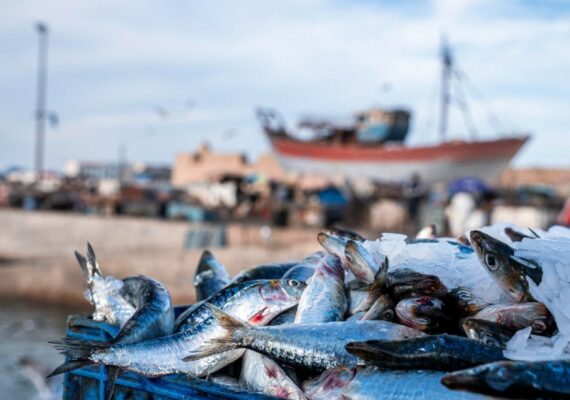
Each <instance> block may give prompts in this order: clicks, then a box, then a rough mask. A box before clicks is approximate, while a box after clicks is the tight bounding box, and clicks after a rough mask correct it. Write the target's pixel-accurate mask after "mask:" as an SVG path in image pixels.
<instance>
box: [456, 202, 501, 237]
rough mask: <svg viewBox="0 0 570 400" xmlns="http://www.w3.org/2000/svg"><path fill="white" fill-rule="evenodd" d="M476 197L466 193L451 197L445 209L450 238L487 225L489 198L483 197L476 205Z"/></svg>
mask: <svg viewBox="0 0 570 400" xmlns="http://www.w3.org/2000/svg"><path fill="white" fill-rule="evenodd" d="M478 203H479V202H478V201H477V199H476V197H475V196H474V195H473V194H471V193H467V192H458V193H456V194H454V195H453V197H452V198H451V201H450V203H449V205H448V206H447V207H446V209H445V215H446V217H447V220H448V224H449V230H450V233H451V235H452V236H454V237H459V236H461V235H463V234H464V233H465V232H466V231H467V230H469V229H475V228H480V227H482V226H485V225H487V224H488V223H489V215H490V207H491V204H492V203H491V198H487V197H484V198H483V201H482V202H480V203H481V204H478Z"/></svg>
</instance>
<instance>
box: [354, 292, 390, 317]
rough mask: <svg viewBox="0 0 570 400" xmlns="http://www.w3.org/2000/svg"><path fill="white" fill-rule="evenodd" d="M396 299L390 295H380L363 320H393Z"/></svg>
mask: <svg viewBox="0 0 570 400" xmlns="http://www.w3.org/2000/svg"><path fill="white" fill-rule="evenodd" d="M394 316H395V313H394V301H393V300H392V299H391V298H390V296H388V295H386V294H383V295H380V297H378V298H377V299H376V301H375V302H374V304H372V307H370V309H369V310H368V311H366V312H365V313H364V314H363V315H362V317H361V318H360V319H361V320H371V319H382V320H384V321H392V320H393V319H394Z"/></svg>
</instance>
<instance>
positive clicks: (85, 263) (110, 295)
mask: <svg viewBox="0 0 570 400" xmlns="http://www.w3.org/2000/svg"><path fill="white" fill-rule="evenodd" d="M75 257H76V258H77V261H78V262H79V266H80V267H81V270H82V271H83V274H84V275H85V278H86V280H87V287H88V290H87V291H86V292H85V298H86V299H87V300H88V301H89V302H90V303H91V304H93V306H95V310H94V311H93V314H92V318H93V320H95V321H105V322H108V323H109V324H112V325H119V326H122V325H123V324H124V323H125V322H127V321H128V319H129V318H130V317H131V316H132V315H133V314H134V313H135V311H136V309H135V306H134V305H133V304H131V303H130V302H129V301H128V300H127V299H125V298H124V296H123V294H122V293H123V286H124V284H123V281H122V280H121V279H117V278H114V277H112V276H105V275H103V273H102V272H101V268H100V267H99V264H98V263H97V259H96V257H95V251H94V250H93V247H92V246H91V244H90V243H87V257H83V256H82V255H81V254H80V253H78V252H77V251H76V252H75Z"/></svg>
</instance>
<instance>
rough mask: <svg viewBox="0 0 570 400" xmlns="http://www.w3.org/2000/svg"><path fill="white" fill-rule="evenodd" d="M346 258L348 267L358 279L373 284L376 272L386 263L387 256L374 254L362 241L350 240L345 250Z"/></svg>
mask: <svg viewBox="0 0 570 400" xmlns="http://www.w3.org/2000/svg"><path fill="white" fill-rule="evenodd" d="M344 258H345V259H346V261H347V265H348V268H349V269H350V271H351V272H352V274H353V275H354V276H355V277H356V279H358V280H361V281H363V282H366V283H368V284H372V283H373V282H374V280H375V279H374V278H375V275H376V272H377V271H378V269H379V268H380V267H381V265H382V264H383V263H384V261H385V259H386V257H383V256H380V255H379V254H376V255H373V254H372V253H370V252H369V251H368V250H366V248H365V247H364V246H363V245H362V243H361V242H357V241H354V240H349V241H348V242H347V243H346V246H345V250H344Z"/></svg>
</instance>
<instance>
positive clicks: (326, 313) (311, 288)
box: [294, 255, 348, 324]
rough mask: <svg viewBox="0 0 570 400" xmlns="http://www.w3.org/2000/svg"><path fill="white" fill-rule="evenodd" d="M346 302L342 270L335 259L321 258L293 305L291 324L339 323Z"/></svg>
mask: <svg viewBox="0 0 570 400" xmlns="http://www.w3.org/2000/svg"><path fill="white" fill-rule="evenodd" d="M347 303H348V300H347V298H346V292H345V289H344V269H343V268H342V266H341V261H340V259H339V258H338V257H337V256H334V255H328V256H325V257H323V258H321V260H320V262H319V264H318V266H317V268H316V269H315V273H314V274H313V276H312V277H311V279H310V280H309V283H308V284H307V288H306V289H305V290H304V291H303V294H302V295H301V300H300V301H299V305H298V306H297V314H296V316H295V321H294V323H295V324H306V323H312V324H315V323H324V322H331V321H341V320H343V318H344V314H345V313H346V309H347Z"/></svg>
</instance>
